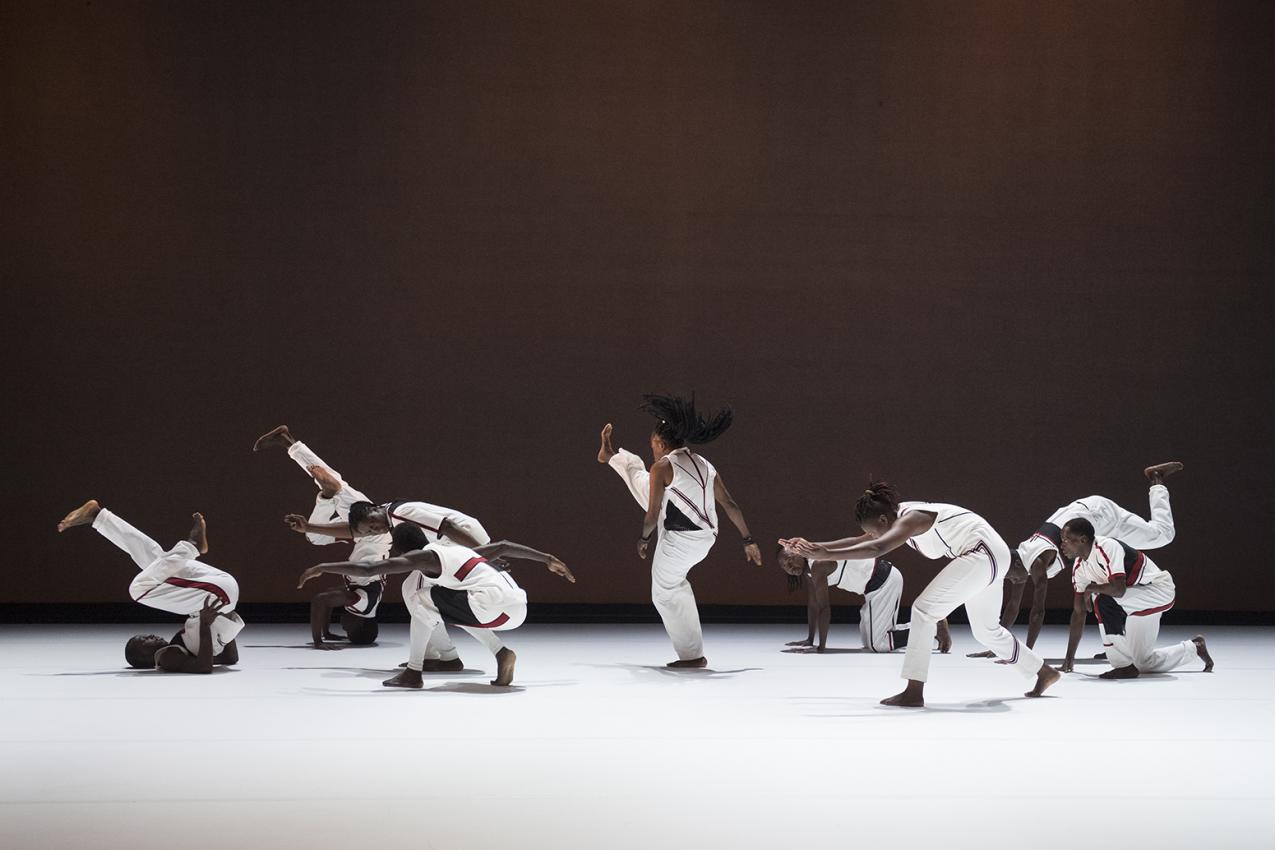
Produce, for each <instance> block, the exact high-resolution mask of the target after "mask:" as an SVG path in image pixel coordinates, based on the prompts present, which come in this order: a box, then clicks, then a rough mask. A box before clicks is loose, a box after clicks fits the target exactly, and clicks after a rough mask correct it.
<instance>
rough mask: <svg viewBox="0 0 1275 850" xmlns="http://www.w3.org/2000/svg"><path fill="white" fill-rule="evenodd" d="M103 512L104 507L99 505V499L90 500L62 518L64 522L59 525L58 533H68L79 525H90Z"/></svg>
mask: <svg viewBox="0 0 1275 850" xmlns="http://www.w3.org/2000/svg"><path fill="white" fill-rule="evenodd" d="M101 510H102V506H101V505H99V504H98V503H97V499H89V500H88V501H87V502H85V503H84V504H82V505H80V506H79V507H78V508H76V509H75V510H73V511H71V512H70V513H69V514H67V515H66V516H64V517H62V521H61V522H59V523H58V531H59V532H62V531H66V530H67V529H68V528H74V527H75V526H77V525H88V524H89V523H91V522H92V521H93V520H95V519H97V515H98V512H99V511H101Z"/></svg>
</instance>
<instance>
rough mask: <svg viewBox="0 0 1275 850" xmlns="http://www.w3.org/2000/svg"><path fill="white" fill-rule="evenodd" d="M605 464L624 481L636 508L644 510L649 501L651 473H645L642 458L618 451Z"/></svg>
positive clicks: (631, 453) (621, 450)
mask: <svg viewBox="0 0 1275 850" xmlns="http://www.w3.org/2000/svg"><path fill="white" fill-rule="evenodd" d="M607 463H608V464H609V465H610V466H611V468H612V469H614V470H615V471H616V472H618V473H619V474H620V477H621V478H623V479H624V484H625V486H627V487H628V488H629V493H630V494H632V496H633V498H634V500H636V501H637V503H638V507H640V508H641V509H642V510H646V508H647V505H648V504H649V503H650V500H651V473H649V472H647V470H646V464H645V463H643V461H642V458H640V457H638V456H637V455H635V454H633V452H630V451H625V450H624V449H620V450H619V451H617V452H616V453H615V454H614V455H612V456H611V459H610V460H609V461H607Z"/></svg>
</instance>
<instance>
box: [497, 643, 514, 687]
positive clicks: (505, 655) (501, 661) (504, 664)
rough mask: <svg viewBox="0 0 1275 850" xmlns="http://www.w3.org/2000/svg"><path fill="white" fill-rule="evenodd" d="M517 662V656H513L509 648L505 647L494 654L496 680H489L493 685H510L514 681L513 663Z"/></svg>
mask: <svg viewBox="0 0 1275 850" xmlns="http://www.w3.org/2000/svg"><path fill="white" fill-rule="evenodd" d="M517 660H518V656H517V655H514V651H513V650H512V649H510V648H509V647H507V646H506V647H505V648H504V649H502V650H500V652H497V653H496V678H494V679H492V680H491V683H492V684H493V685H500V686H501V687H505V686H506V685H512V684H513V681H514V663H515V662H516V661H517Z"/></svg>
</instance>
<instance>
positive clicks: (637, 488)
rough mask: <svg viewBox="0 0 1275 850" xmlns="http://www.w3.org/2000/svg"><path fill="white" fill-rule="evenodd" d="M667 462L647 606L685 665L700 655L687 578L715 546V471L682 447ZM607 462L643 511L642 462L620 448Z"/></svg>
mask: <svg viewBox="0 0 1275 850" xmlns="http://www.w3.org/2000/svg"><path fill="white" fill-rule="evenodd" d="M667 457H668V460H669V463H670V464H671V465H672V470H673V481H672V483H671V484H669V486H668V487H665V488H664V501H663V504H661V505H660V520H659V541H658V542H657V543H656V545H655V554H654V556H653V557H652V558H651V601H652V602H654V603H655V610H656V611H658V612H659V614H660V619H661V620H663V621H664V629H665V631H667V632H668V636H669V638H670V639H671V640H672V642H673V649H674V650H675V651H676V652H677V657H678V658H679V659H680V660H683V661H689V660H693V659H696V658H702V657H703V656H704V632H703V628H702V627H701V626H700V620H699V609H698V608H697V607H696V605H695V592H694V591H693V590H691V583H690V582H689V581H687V578H686V576H687V574H688V573H690V571H691V569H692V568H693V567H694V566H695V565H696V564H698V563H699V562H700V561H702V560H704V558H705V557H706V556H707V555H708V552H709V550H710V549H712V548H713V543H715V542H716V541H717V501H716V499H715V498H714V496H713V482H714V480H715V479H716V477H717V470H716V469H715V468H714V467H713V465H712V464H711V463H709V462H708V461H707V460H705V459H704V458H703V457H701V456H700V455H698V454H695V453H694V452H692V451H691V450H690V449H687V448H680V449H674V450H673V451H671V452H669V453H668V455H667ZM609 463H610V465H611V466H612V467H613V468H614V469H615V470H616V471H617V472H619V473H620V475H621V477H623V478H624V481H625V483H626V484H627V485H628V488H629V492H630V493H631V494H632V495H633V498H634V499H635V500H636V501H637V503H638V504H639V505H641V506H642V509H643V510H646V508H647V504H648V499H649V498H650V495H649V494H650V489H649V488H650V473H649V472H648V471H647V469H646V466H645V464H643V463H642V460H641V458H639V457H638V456H637V455H635V454H633V453H632V452H627V451H624V450H623V449H621V450H620V451H618V452H616V454H615V455H614V456H613V457H612V458H611V460H610V461H609Z"/></svg>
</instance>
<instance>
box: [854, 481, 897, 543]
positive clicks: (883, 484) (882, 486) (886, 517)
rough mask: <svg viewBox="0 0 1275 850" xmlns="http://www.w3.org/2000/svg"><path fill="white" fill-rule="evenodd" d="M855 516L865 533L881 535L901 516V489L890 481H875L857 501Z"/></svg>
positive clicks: (872, 536) (870, 535)
mask: <svg viewBox="0 0 1275 850" xmlns="http://www.w3.org/2000/svg"><path fill="white" fill-rule="evenodd" d="M854 518H855V519H856V520H858V522H859V527H860V528H862V529H863V533H864V534H866V535H868V536H869V537H871V538H873V539H875V538H878V537H880V536H881V535H883V534H885V533H886V532H887V531H889V530H890V526H892V525H894V521H895V520H896V519H898V518H899V491H898V490H895V489H894V485H892V484H891V483H890V482H888V481H873V482H872V483H871V484H869V485H868V489H866V490H864V491H863V495H861V496H859V501H857V502H855V505H854Z"/></svg>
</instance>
